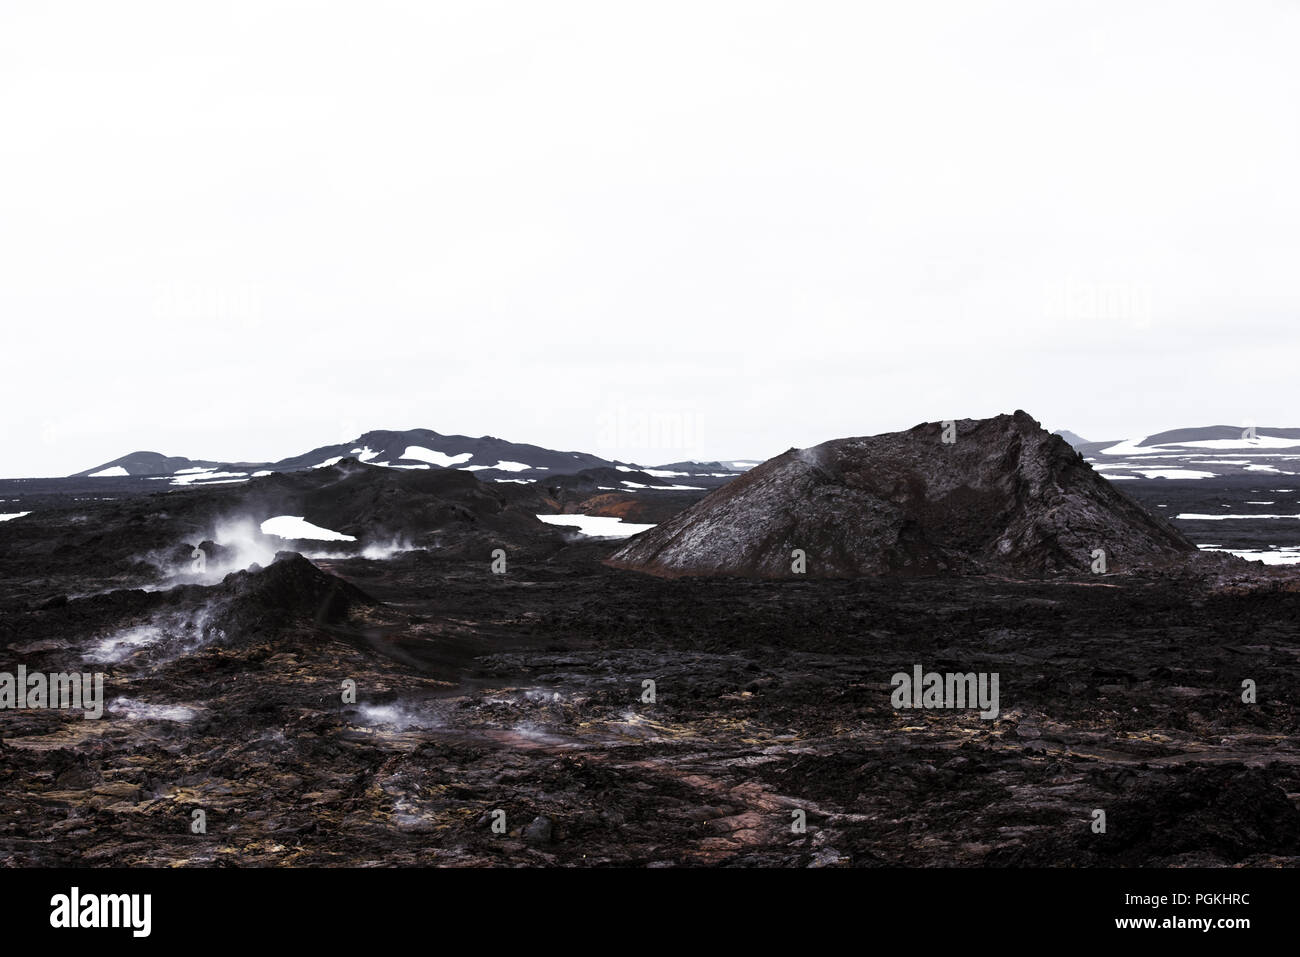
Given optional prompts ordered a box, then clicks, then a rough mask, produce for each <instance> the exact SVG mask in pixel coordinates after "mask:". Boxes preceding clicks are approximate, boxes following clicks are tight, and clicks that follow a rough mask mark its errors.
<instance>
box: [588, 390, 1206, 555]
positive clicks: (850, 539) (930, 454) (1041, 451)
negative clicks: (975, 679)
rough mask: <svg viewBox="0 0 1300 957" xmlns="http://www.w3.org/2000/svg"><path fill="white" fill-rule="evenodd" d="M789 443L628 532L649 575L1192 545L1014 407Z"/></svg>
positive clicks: (1139, 551) (1180, 549)
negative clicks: (641, 529)
mask: <svg viewBox="0 0 1300 957" xmlns="http://www.w3.org/2000/svg"><path fill="white" fill-rule="evenodd" d="M944 432H945V429H944V425H943V423H925V424H922V425H918V426H916V427H915V428H912V429H909V430H907V431H906V432H891V433H887V434H884V435H876V436H869V437H864V438H848V439H837V440H833V441H830V442H824V443H822V444H821V445H818V446H815V447H813V448H809V449H791V450H790V451H788V452H786V453H784V454H783V455H779V456H777V457H776V458H773V459H770V460H769V461H767V462H764V463H763V464H762V465H760V466H758V467H757V468H755V469H753V470H751V471H750V472H748V473H746V474H745V475H743V476H741V477H740V478H737V479H735V480H734V481H732V482H730V483H729V484H727V485H725V486H723V487H722V488H720V489H718V490H717V491H715V492H713V493H711V494H710V495H708V496H706V497H705V498H703V499H701V500H700V501H699V502H698V503H696V504H695V505H694V506H692V507H691V508H689V509H687V510H686V511H684V512H682V513H681V514H679V515H677V516H675V517H674V518H673V519H671V520H670V521H667V522H665V523H663V524H661V525H659V526H657V527H656V528H653V529H651V530H649V531H647V532H645V533H643V534H641V535H638V536H636V537H635V538H633V539H631V540H630V541H629V542H628V544H627V545H625V546H624V547H623V548H622V549H621V550H619V551H618V552H616V553H615V554H614V555H613V556H612V557H611V558H610V559H609V564H611V565H614V566H616V567H621V568H628V569H634V570H638V571H644V572H650V573H653V574H657V575H666V576H679V575H735V576H743V577H765V578H786V577H798V576H799V573H798V572H796V571H794V570H793V569H794V567H795V559H794V558H792V553H793V552H794V551H795V550H796V549H800V550H802V551H803V553H804V555H805V562H806V571H805V572H804V573H803V574H806V575H808V576H813V577H831V578H835V577H856V576H862V575H877V574H904V575H926V574H963V573H979V572H984V571H992V570H997V569H1002V570H1007V571H1014V572H1016V573H1020V574H1046V573H1053V572H1061V571H1086V570H1089V569H1091V567H1092V565H1093V561H1094V557H1093V553H1094V550H1095V549H1102V550H1104V551H1105V553H1106V563H1107V568H1108V569H1109V570H1113V571H1124V570H1134V569H1135V568H1138V567H1142V566H1148V565H1152V564H1160V563H1164V562H1168V561H1170V560H1174V559H1177V558H1178V557H1180V556H1182V555H1184V554H1186V553H1191V552H1194V551H1195V550H1196V549H1195V546H1194V545H1193V544H1192V543H1191V542H1189V541H1188V540H1187V539H1185V538H1184V537H1183V536H1182V535H1181V534H1180V533H1179V532H1177V531H1176V530H1174V529H1173V528H1172V527H1171V526H1169V525H1167V524H1166V523H1165V522H1163V521H1161V520H1160V519H1157V518H1156V517H1154V516H1152V515H1151V514H1149V513H1148V512H1147V511H1146V510H1145V509H1144V508H1142V506H1140V505H1138V504H1137V503H1136V502H1134V501H1132V500H1131V499H1129V498H1128V497H1127V496H1125V495H1124V494H1122V493H1121V492H1120V491H1119V490H1118V489H1116V488H1115V487H1114V486H1113V485H1112V484H1111V483H1110V482H1109V481H1108V480H1106V479H1105V478H1103V477H1102V476H1101V475H1100V474H1098V473H1097V472H1095V471H1093V469H1092V467H1091V466H1089V465H1088V463H1086V462H1085V461H1084V460H1083V458H1082V457H1081V456H1080V455H1079V454H1078V453H1077V452H1076V451H1075V450H1074V449H1073V448H1071V447H1070V445H1069V444H1068V443H1067V442H1066V441H1065V440H1064V439H1062V438H1061V437H1060V436H1056V435H1052V434H1050V433H1048V432H1046V431H1045V430H1044V429H1043V428H1042V427H1041V426H1040V425H1039V424H1038V422H1036V421H1035V420H1034V419H1033V418H1032V417H1031V416H1029V415H1028V414H1026V413H1025V412H1021V411H1017V412H1016V413H1015V414H1014V415H999V416H995V417H993V418H990V419H978V420H972V419H962V420H959V421H957V422H955V423H954V429H953V430H952V432H951V433H950V435H949V436H948V437H949V438H951V439H953V441H950V442H948V441H944V439H945V435H944Z"/></svg>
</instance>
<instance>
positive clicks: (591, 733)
mask: <svg viewBox="0 0 1300 957" xmlns="http://www.w3.org/2000/svg"><path fill="white" fill-rule="evenodd" d="M122 488H123V489H124V488H125V486H123V487H122ZM151 491H152V490H151ZM608 494H609V493H606V492H604V491H602V489H601V487H600V484H599V482H591V481H587V482H584V481H566V482H559V483H558V484H557V485H556V486H555V487H554V488H552V489H540V488H533V487H531V486H530V487H524V486H500V485H487V484H484V483H478V481H477V480H476V479H474V478H473V477H472V476H469V475H464V474H461V475H443V474H441V473H398V472H394V471H391V470H375V469H360V468H358V467H357V466H356V464H355V463H349V462H347V461H345V462H342V463H339V465H337V466H335V467H333V468H326V469H320V470H314V471H312V472H311V473H303V474H295V475H289V476H268V477H265V478H260V479H256V480H254V481H253V482H250V483H248V484H246V485H235V486H229V487H226V488H204V489H178V490H173V491H168V492H164V493H158V494H135V495H131V494H126V493H125V492H122V493H120V494H115V495H113V496H107V497H109V498H112V500H111V501H97V500H79V499H86V498H87V497H86V496H82V495H76V496H64V497H63V498H62V499H60V498H59V496H58V495H57V494H55V493H54V492H50V493H48V497H47V498H46V499H44V500H40V501H41V502H42V505H41V507H40V508H39V509H37V510H34V511H33V512H32V514H31V515H29V516H27V517H25V518H22V519H18V520H14V521H10V522H5V523H0V654H2V655H3V664H0V671H9V672H13V671H14V670H15V669H16V668H17V666H18V665H20V664H21V665H23V666H25V667H26V668H27V669H28V671H29V672H33V671H43V672H68V671H86V672H92V671H99V672H102V673H103V674H104V681H105V689H104V698H105V711H104V714H103V717H102V718H100V719H98V720H87V719H85V718H83V716H82V714H81V713H80V712H78V711H75V710H72V711H66V710H33V709H26V710H0V858H2V859H3V861H4V862H5V863H6V864H8V865H11V866H27V865H53V864H87V865H110V864H116V865H158V866H173V865H183V864H193V865H222V864H235V865H246V866H261V865H457V866H459V865H498V866H518V865H573V866H600V865H635V866H698V865H729V866H754V865H772V866H790V867H809V866H814V867H820V866H880V865H903V866H950V865H995V866H1001V865H1006V866H1028V865H1059V866H1091V865H1139V864H1147V865H1167V866H1183V865H1197V864H1205V865H1232V866H1236V865H1248V866H1275V865H1292V866H1293V865H1295V864H1297V863H1300V806H1298V805H1300V720H1298V719H1300V576H1297V574H1296V571H1295V570H1294V569H1293V568H1273V569H1267V568H1264V567H1263V566H1260V565H1252V564H1248V563H1246V562H1242V561H1240V560H1238V559H1234V558H1231V557H1228V556H1225V555H1201V554H1197V553H1191V554H1190V555H1185V556H1184V558H1183V559H1182V560H1181V561H1179V562H1174V563H1168V562H1161V563H1153V564H1151V565H1149V566H1143V567H1141V568H1136V569H1133V568H1129V569H1125V570H1124V571H1123V572H1117V571H1108V572H1107V573H1105V574H1094V573H1092V572H1090V571H1087V570H1083V571H1066V572H1058V573H1055V574H1052V575H1048V576H1039V575H1031V574H1028V573H1019V572H1013V571H1010V570H1006V569H1003V570H1000V571H996V572H994V571H983V572H973V573H968V574H965V575H961V576H952V575H934V574H930V575H924V574H922V575H917V574H908V575H891V574H886V575H879V576H870V577H863V578H854V579H834V578H815V577H806V578H794V579H790V580H769V579H763V578H759V577H752V578H742V577H724V576H716V577H680V578H664V577H660V576H655V575H646V574H642V573H638V572H635V571H629V570H626V569H621V568H614V567H610V565H608V564H607V563H606V560H607V559H609V558H610V557H611V556H612V555H613V554H614V553H615V552H616V551H618V550H619V549H620V548H621V547H622V546H623V543H621V542H619V541H607V540H591V539H582V538H579V537H577V536H576V535H575V534H573V532H572V531H569V530H565V529H563V528H558V527H553V526H549V525H543V524H542V523H541V522H539V521H537V520H536V519H535V518H534V517H533V513H534V512H544V511H548V510H549V511H560V510H562V509H570V510H573V509H585V510H589V511H611V510H612V511H613V513H615V514H617V513H618V512H619V511H622V512H628V511H631V510H633V505H632V504H630V503H635V502H636V501H637V499H636V496H628V495H625V496H622V497H618V496H615V497H614V498H612V499H611V498H609V497H607V496H608ZM641 494H643V495H664V496H676V495H677V494H678V493H675V492H647V493H641ZM1162 494H1163V493H1162ZM1188 494H1190V493H1188ZM641 501H642V502H647V501H651V500H649V499H641ZM657 501H658V502H659V504H657V505H654V506H651V505H645V504H643V505H641V506H640V510H641V512H642V513H647V514H648V513H651V512H654V513H656V517H655V518H653V519H652V520H654V521H660V522H663V521H670V520H671V515H672V513H673V512H674V511H675V510H676V509H679V508H680V507H682V502H681V501H680V500H678V499H676V498H665V499H659V500H657ZM667 503H674V504H672V505H669V504H667ZM259 510H261V511H259ZM282 510H283V511H284V512H287V513H291V514H295V515H306V516H307V518H308V519H309V520H310V521H313V522H316V523H318V524H320V525H322V526H324V527H326V528H329V529H333V530H335V531H339V532H344V533H351V534H352V535H353V537H355V538H356V539H357V540H356V541H355V542H346V541H339V542H302V541H299V542H287V543H286V542H278V543H277V542H276V541H273V540H272V537H271V536H266V535H263V534H261V533H260V532H258V531H256V522H257V520H259V519H260V518H265V517H267V514H266V513H267V512H275V513H278V512H280V511H282ZM658 513H668V514H658ZM250 524H251V526H252V528H253V530H252V531H248V532H245V531H240V532H239V533H238V534H232V533H231V529H232V528H235V529H243V528H244V526H246V525H250ZM1161 527H1163V526H1161ZM1175 535H1176V533H1175ZM214 536H215V537H214ZM223 541H224V544H223ZM633 543H635V540H633ZM196 546H202V547H203V550H204V551H205V554H206V555H207V563H208V564H207V567H206V569H203V570H199V569H196V568H194V567H193V566H192V565H191V564H190V562H191V559H190V556H191V555H192V553H193V550H194V549H195V547H196ZM380 546H383V547H380ZM496 549H501V550H502V552H503V553H504V566H502V565H501V561H502V556H500V555H498V556H496V557H495V558H494V556H493V551H494V550H496ZM812 557H815V555H810V558H812ZM917 665H919V666H921V667H922V668H923V669H924V670H925V671H937V672H961V673H966V672H976V673H986V674H991V673H996V674H998V676H999V712H998V714H997V716H996V718H992V719H983V718H981V717H980V715H979V713H978V711H976V710H970V709H907V708H904V709H896V708H895V707H894V704H893V702H892V700H891V697H892V695H891V692H892V691H893V687H892V676H893V675H895V674H896V673H900V672H902V673H910V672H912V670H913V668H914V667H915V666H917ZM1246 681H1250V682H1253V683H1254V687H1255V688H1256V699H1255V700H1254V701H1253V702H1251V701H1245V700H1243V682H1246ZM648 682H649V683H652V684H648ZM353 688H355V693H354V694H353V693H352V690H351V689H353ZM1098 810H1101V811H1104V812H1105V820H1106V830H1105V832H1104V833H1099V832H1097V831H1095V830H1094V822H1095V820H1096V817H1095V812H1096V811H1098ZM197 812H201V813H197ZM498 812H501V813H498ZM801 821H802V823H803V827H802V829H800V827H799V824H800V822H801ZM200 825H201V826H200Z"/></svg>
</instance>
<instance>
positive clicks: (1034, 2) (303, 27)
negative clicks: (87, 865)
mask: <svg viewBox="0 0 1300 957" xmlns="http://www.w3.org/2000/svg"><path fill="white" fill-rule="evenodd" d="M1297 50H1300V4H1297V3H1295V2H1267V0H1255V2H1241V3H1230V2H1226V0H1225V2H1220V3H1213V4H1211V3H1191V2H1169V3H1154V2H1132V0H1124V2H1114V3H1106V2H1100V3H1099V2H1088V3H1053V2H1043V0H1023V2H1016V3H994V2H987V0H982V2H980V3H970V2H960V3H924V2H922V3H916V2H908V3H899V2H889V3H866V2H853V3H819V2H815V0H799V2H791V3H764V2H755V0H745V2H738V3H730V2H728V3H721V2H707V0H691V2H683V3H677V2H664V0H659V2H656V3H653V4H649V3H636V4H633V3H625V2H613V0H603V2H592V3H571V2H554V0H547V2H510V3H504V2H503V3H487V2H482V0H475V2H469V0H465V2H457V3H440V2H432V0H429V2H421V3H382V2H372V0H367V2H364V3H361V2H357V3H350V4H342V3H332V4H325V3H319V2H317V3H277V2H267V0H257V2H254V3H220V4H216V3H213V4H197V3H175V2H162V3H132V2H116V3H112V4H108V3H102V2H88V3H60V2H16V0H8V2H6V3H5V4H4V5H3V6H2V7H0V319H2V322H3V325H2V327H0V474H2V475H56V474H67V473H69V472H72V471H75V470H79V469H83V468H88V467H90V466H92V465H95V464H98V463H99V462H102V461H105V460H108V459H111V458H115V457H116V456H118V455H121V454H123V453H126V452H129V451H134V450H136V449H151V450H156V451H161V452H165V453H168V454H172V455H188V456H191V457H196V458H218V459H245V460H259V459H275V458H280V457H283V456H286V455H290V454H296V453H299V452H302V451H306V450H307V449H309V448H311V447H314V446H318V445H323V444H327V443H331V442H337V441H344V440H346V439H348V438H352V437H355V436H356V435H358V434H359V433H361V432H363V431H365V430H368V429H372V428H413V427H417V426H418V427H425V428H432V429H436V430H438V431H440V432H462V433H468V434H472V435H479V434H484V433H487V434H492V435H498V436H502V437H505V438H509V439H513V440H516V441H524V442H533V443H537V444H541V445H546V446H550V447H557V448H573V449H582V450H586V451H593V452H597V453H601V454H605V455H608V456H611V457H618V458H622V459H628V460H634V461H640V462H643V463H647V464H656V463H658V462H664V461H672V460H675V459H679V458H683V457H687V456H690V457H701V458H715V457H738V456H752V457H766V456H769V455H772V454H775V453H778V452H780V451H783V450H784V449H786V448H788V447H790V446H806V445H812V444H815V443H817V442H820V441H823V440H825V439H828V438H834V437H839V436H844V435H862V434H871V433H875V432H880V431H886V430H892V429H898V428H907V427H910V426H911V425H913V424H915V423H917V422H920V421H925V420H937V419H946V418H959V417H965V416H972V417H975V416H985V415H991V414H995V413H997V412H1003V411H1006V412H1009V411H1013V410H1014V409H1016V408H1024V409H1026V410H1028V411H1029V412H1031V413H1032V414H1034V415H1035V416H1036V417H1037V418H1039V419H1040V420H1041V421H1042V422H1043V423H1044V424H1045V425H1046V426H1048V427H1049V428H1070V429H1073V430H1075V431H1076V432H1079V433H1081V434H1083V435H1085V436H1087V437H1090V438H1115V437H1123V436H1128V435H1135V434H1146V433H1148V432H1154V431H1159V430H1163V429H1166V428H1174V427H1182V426H1189V425H1209V424H1216V423H1221V424H1229V425H1237V424H1244V423H1246V422H1247V421H1254V422H1256V423H1258V424H1261V425H1285V426H1300V376H1297V374H1296V370H1297V356H1298V355H1300V352H1298V350H1297V347H1298V346H1300V273H1298V271H1297V267H1298V266H1300V225H1298V224H1300V174H1298V172H1297V171H1300V57H1298V56H1297V53H1296V51H1297ZM650 418H654V420H655V421H656V422H657V423H658V424H659V427H660V431H658V432H657V434H656V435H655V436H653V437H651V438H649V439H646V438H644V437H643V434H642V433H641V430H640V428H639V427H640V426H641V425H644V424H646V422H647V421H648V420H649V419H650ZM646 446H651V447H649V448H647V447H646Z"/></svg>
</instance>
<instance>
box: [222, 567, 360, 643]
mask: <svg viewBox="0 0 1300 957" xmlns="http://www.w3.org/2000/svg"><path fill="white" fill-rule="evenodd" d="M217 593H218V594H223V595H224V596H226V597H228V599H229V601H228V604H227V605H226V608H225V610H224V612H223V613H222V615H221V616H220V617H221V621H222V623H223V625H224V626H225V627H226V630H227V631H230V630H232V629H241V630H247V631H266V630H270V629H274V628H278V627H281V626H283V625H284V624H286V623H288V622H289V621H292V620H294V619H299V620H302V619H306V620H309V621H312V622H315V623H316V624H332V623H335V622H338V621H341V620H342V619H344V618H346V617H347V615H348V613H349V612H350V611H352V610H353V609H354V608H364V607H371V606H373V605H375V604H376V602H375V600H374V599H373V598H371V597H370V596H369V595H367V594H366V593H365V592H363V591H362V590H361V589H359V588H357V587H356V586H355V585H352V584H350V583H348V582H346V581H344V580H343V579H341V578H339V577H337V576H335V575H330V574H328V573H326V572H323V571H321V570H320V569H319V568H317V567H316V566H315V565H313V564H312V563H311V562H309V561H308V560H307V559H305V558H303V557H302V556H301V555H299V554H298V553H297V552H279V553H277V554H276V556H275V561H274V562H273V563H272V564H270V565H269V566H267V567H266V568H261V569H249V570H248V571H241V572H233V573H231V574H230V575H227V576H226V579H225V581H223V582H222V584H221V585H220V586H218V588H217Z"/></svg>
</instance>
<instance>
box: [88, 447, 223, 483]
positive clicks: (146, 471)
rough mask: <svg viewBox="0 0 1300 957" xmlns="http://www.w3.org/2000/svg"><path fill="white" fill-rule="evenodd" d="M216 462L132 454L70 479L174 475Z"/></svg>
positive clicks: (161, 455)
mask: <svg viewBox="0 0 1300 957" xmlns="http://www.w3.org/2000/svg"><path fill="white" fill-rule="evenodd" d="M217 465H218V463H216V462H200V461H196V460H194V459H187V458H185V457H184V456H181V455H163V454H162V453H161V452H132V453H130V454H129V455H123V456H122V457H121V458H119V459H113V461H111V462H105V463H104V464H103V465H97V466H95V467H94V468H93V469H86V470H85V471H84V472H77V473H76V474H75V475H73V476H71V477H72V478H82V477H87V478H109V477H122V476H128V475H174V474H176V473H177V472H180V471H182V470H184V469H196V468H197V469H202V468H212V467H215V466H217Z"/></svg>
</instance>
